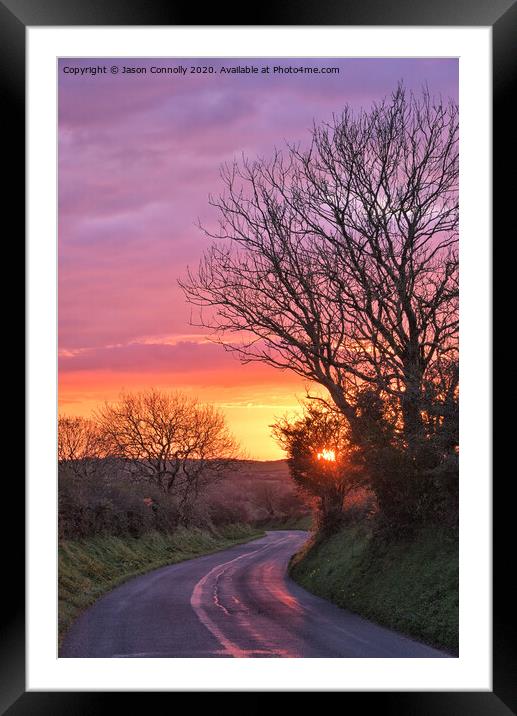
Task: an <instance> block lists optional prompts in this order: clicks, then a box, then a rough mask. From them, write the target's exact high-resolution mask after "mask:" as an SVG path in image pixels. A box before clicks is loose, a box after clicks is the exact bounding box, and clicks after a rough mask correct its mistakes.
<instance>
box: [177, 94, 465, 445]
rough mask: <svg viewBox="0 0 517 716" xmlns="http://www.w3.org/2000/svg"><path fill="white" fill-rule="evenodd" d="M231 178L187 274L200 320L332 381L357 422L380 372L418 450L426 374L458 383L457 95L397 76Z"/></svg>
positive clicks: (251, 355) (453, 387)
mask: <svg viewBox="0 0 517 716" xmlns="http://www.w3.org/2000/svg"><path fill="white" fill-rule="evenodd" d="M222 179H223V182H224V184H225V189H226V191H225V193H224V194H222V195H221V196H220V197H219V198H211V199H210V201H211V204H212V205H213V206H214V207H216V208H217V210H218V214H219V220H220V228H219V231H218V232H216V233H214V232H207V233H208V235H209V236H212V237H213V238H217V239H218V241H217V242H216V243H214V244H213V245H212V247H211V248H210V249H208V251H207V252H206V253H205V255H204V258H203V260H202V261H201V263H200V265H199V269H198V270H197V271H191V272H190V273H189V275H188V278H187V279H186V280H185V281H183V282H182V284H181V285H182V286H183V288H184V290H185V293H186V296H187V299H188V300H189V301H190V302H191V303H192V304H194V305H197V306H199V307H200V309H201V310H200V313H199V318H198V319H196V320H197V321H198V322H199V323H200V324H201V325H203V326H206V327H209V328H211V329H213V330H214V331H215V335H214V337H215V339H216V340H219V341H221V342H222V343H223V344H224V346H225V347H226V348H227V349H228V350H231V351H236V352H238V353H239V354H240V356H241V358H242V360H243V361H245V362H246V361H262V362H265V363H268V364H270V365H272V366H275V367H278V368H281V369H289V370H292V371H294V372H296V373H297V374H299V375H301V376H303V377H304V378H309V379H311V380H313V381H315V382H317V383H319V384H320V385H322V386H324V387H325V388H326V389H327V390H328V392H329V393H330V396H331V398H332V400H333V402H334V403H335V405H337V406H338V408H339V409H340V411H341V412H342V413H343V415H345V417H346V418H347V420H348V421H349V423H350V426H351V428H352V430H354V429H355V426H356V422H357V421H356V418H357V395H358V389H359V388H361V387H362V386H364V385H365V384H366V385H370V386H371V387H372V388H373V389H374V390H375V391H376V392H377V393H378V394H380V395H382V396H384V397H385V398H386V399H387V400H391V401H392V405H393V406H394V409H396V410H397V413H398V415H397V420H396V421H395V425H396V429H397V431H398V432H399V433H400V434H401V436H402V439H403V440H404V442H405V445H406V449H407V450H408V451H409V453H410V454H416V452H417V451H418V450H419V449H420V448H421V445H422V440H423V439H424V438H425V437H426V430H427V423H426V419H425V415H424V414H425V410H426V408H427V406H426V398H427V397H428V396H429V394H430V391H429V387H430V386H431V385H434V384H435V382H436V381H438V382H440V381H442V382H443V381H444V379H445V378H446V380H445V384H444V386H443V391H442V393H443V395H445V394H447V395H452V394H454V393H455V392H456V391H457V384H458V375H457V371H454V370H450V366H451V365H454V364H456V363H457V331H458V255H457V242H458V191H457V188H458V187H457V182H458V109H457V106H456V105H455V104H453V103H452V102H449V103H444V102H443V101H441V100H438V101H435V100H433V99H432V98H431V96H430V95H429V93H428V92H427V91H424V92H423V93H422V94H421V95H420V96H419V97H416V96H413V95H408V94H407V92H406V91H405V90H404V89H403V88H402V87H399V88H398V89H397V90H396V91H395V92H394V93H393V95H392V97H391V98H390V99H389V100H385V101H383V102H381V103H380V104H377V105H374V106H373V107H372V108H371V110H370V111H368V112H364V111H363V112H360V113H359V114H354V113H353V112H352V111H351V109H349V108H348V107H347V108H345V110H344V112H343V113H342V114H341V115H340V116H336V117H335V118H334V119H333V121H332V122H331V123H330V124H323V125H320V126H315V127H314V129H313V132H312V141H311V142H310V146H309V147H308V148H307V149H304V148H301V147H300V146H298V145H288V146H287V149H286V150H285V151H284V152H281V151H276V152H275V153H274V155H273V157H272V159H270V160H262V159H260V160H257V161H251V160H249V159H243V160H242V162H241V163H240V164H238V163H237V162H234V163H233V164H231V165H227V166H225V167H224V168H223V169H222ZM442 407H443V408H444V411H445V412H444V413H443V414H441V413H440V410H441V409H442ZM447 410H448V406H447V400H446V398H444V397H442V398H440V400H437V401H435V402H434V403H433V411H434V417H435V418H439V419H440V420H447V419H448V418H447V415H448V413H447ZM451 442H452V441H451ZM454 447H455V446H452V445H451V450H453V449H454Z"/></svg>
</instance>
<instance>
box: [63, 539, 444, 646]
mask: <svg viewBox="0 0 517 716" xmlns="http://www.w3.org/2000/svg"><path fill="white" fill-rule="evenodd" d="M306 538H307V535H306V533H305V532H299V531H278V532H276V531H275V532H268V533H267V535H266V536H265V537H262V538H261V539H258V540H255V541H254V542H248V543H247V544H244V545H238V546H236V547H232V548H230V549H227V550H225V551H224V552H218V553H216V554H211V555H207V556H205V557H198V558H196V559H192V560H189V561H187V562H180V563H179V564H175V565H170V566H168V567H162V568H161V569H157V570H154V571H153V572H149V573H148V574H144V575H142V576H141V577H135V578H134V579H131V580H130V581H128V582H126V583H125V584H122V585H121V586H120V587H117V588H116V589H114V590H113V591H111V592H109V593H108V594H106V595H105V596H104V597H102V598H101V599H99V600H98V601H97V602H96V603H95V604H94V605H93V606H92V607H90V608H89V609H88V610H87V611H85V612H84V613H83V614H82V616H81V617H79V619H78V620H77V621H76V622H75V623H74V624H73V626H72V628H71V629H70V631H69V632H68V634H67V636H66V638H65V640H64V642H63V645H62V648H61V652H60V656H61V657H115V658H117V657H118V658H139V657H248V658H249V657H380V658H383V657H421V658H429V657H431V658H436V657H438V658H441V657H447V656H448V655H447V654H445V653H443V652H440V651H437V650H436V649H432V648H430V647H429V646H426V645H425V644H420V643H419V642H416V641H413V640H411V639H408V638H406V637H404V636H402V635H400V634H397V633H395V632H393V631H390V630H388V629H384V628H383V627H380V626H378V625H376V624H373V623H372V622H369V621H367V620H365V619H362V618H361V617H358V616H357V615H355V614H352V613H350V612H347V611H346V610H343V609H340V608H339V607H336V606H334V605H333V604H331V603H330V602H327V601H326V600H324V599H320V598H319V597H316V596H314V595H312V594H309V592H306V591H305V590H304V589H302V588H301V587H299V586H298V585H297V584H295V583H294V582H293V581H292V580H291V579H290V578H289V577H288V576H287V574H286V567H287V563H288V561H289V558H290V556H291V555H292V554H293V553H294V552H296V551H297V550H298V548H299V547H300V546H301V545H302V544H303V542H304V541H305V540H306Z"/></svg>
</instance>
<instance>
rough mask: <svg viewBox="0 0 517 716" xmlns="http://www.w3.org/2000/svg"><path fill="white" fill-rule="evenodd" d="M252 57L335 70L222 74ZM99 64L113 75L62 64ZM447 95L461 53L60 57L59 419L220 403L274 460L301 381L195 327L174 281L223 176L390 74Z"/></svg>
mask: <svg viewBox="0 0 517 716" xmlns="http://www.w3.org/2000/svg"><path fill="white" fill-rule="evenodd" d="M113 64H117V65H118V66H119V67H122V65H127V66H139V67H146V68H147V69H148V70H149V68H150V67H151V66H153V65H154V66H155V65H160V66H162V67H164V66H169V67H173V66H178V65H185V66H188V67H189V66H191V65H193V64H196V65H209V64H213V65H214V66H215V67H216V73H215V74H212V75H198V74H186V75H184V76H179V75H173V74H154V75H153V74H150V73H149V71H148V73H147V74H145V75H142V74H122V73H121V72H120V73H119V74H117V75H114V74H111V72H109V68H110V67H111V65H113ZM222 64H224V65H225V66H232V65H244V64H248V65H249V64H254V65H256V66H262V65H265V64H267V65H271V66H273V65H277V64H282V65H286V64H296V66H300V65H302V64H304V65H310V66H316V65H319V66H323V65H325V66H329V65H331V66H335V67H339V68H340V72H339V74H336V75H330V74H329V75H324V74H319V75H315V74H312V75H307V74H300V75H266V74H257V75H251V76H250V75H220V74H219V73H218V71H217V70H218V68H219V67H220V66H221V65H222ZM97 65H106V67H107V68H108V73H107V74H98V75H96V76H91V75H88V74H84V75H82V76H81V75H71V74H65V73H64V71H63V70H64V68H65V67H68V68H85V67H88V66H97ZM400 80H403V81H404V83H405V86H406V87H407V88H408V89H414V90H417V91H419V90H420V88H421V87H422V85H423V84H424V83H427V85H428V87H429V89H430V91H431V93H432V94H441V95H442V96H443V97H444V98H448V97H452V98H454V99H457V91H458V62H457V60H455V59H400V60H398V59H389V60H387V59H364V60H362V59H342V60H336V59H331V60H330V59H329V60H313V59H311V60H300V59H296V60H291V61H288V60H285V59H282V60H274V59H268V60H250V59H247V60H235V59H231V60H220V59H218V60H209V59H203V60H171V59H159V60H127V59H124V60H118V61H117V60H113V59H112V58H110V59H99V58H95V59H94V60H77V59H70V60H66V59H62V60H60V63H59V350H60V358H59V398H60V411H61V412H63V413H68V414H78V415H85V414H88V413H89V412H90V411H91V410H92V409H93V408H94V407H95V406H96V405H97V404H98V403H99V402H100V401H103V400H105V399H108V400H113V399H116V397H117V395H118V394H119V392H120V391H121V390H122V389H126V390H128V389H142V388H145V387H150V386H154V387H159V388H163V389H180V390H185V391H188V392H190V393H193V394H195V395H197V396H198V397H199V398H200V399H201V400H203V401H206V402H212V403H215V404H217V405H219V406H220V407H221V408H222V409H223V410H224V411H225V413H226V415H227V418H228V422H229V424H230V426H231V428H232V429H233V430H234V432H235V434H236V435H237V437H238V438H239V440H240V441H241V444H242V446H243V448H244V449H245V450H246V451H247V453H248V455H249V456H250V457H255V458H259V459H260V458H261V459H267V458H276V457H282V453H281V452H280V450H279V448H277V446H276V445H275V444H274V443H273V441H272V439H271V437H270V434H269V427H268V425H269V424H270V423H271V422H272V420H273V419H274V417H275V416H278V415H281V414H283V413H284V412H286V411H287V410H294V409H296V406H297V397H299V398H302V397H303V395H304V388H305V384H304V383H303V381H301V380H300V379H298V378H297V377H296V376H293V375H290V374H289V373H286V372H279V371H275V370H274V369H272V368H268V367H265V366H260V365H256V364H252V365H245V366H242V365H240V363H238V361H237V359H236V358H234V357H233V356H232V355H230V354H228V353H226V352H225V351H224V350H223V348H221V347H219V346H215V345H213V344H211V343H209V342H208V341H207V340H206V338H205V337H204V336H203V335H201V334H200V332H199V329H198V328H195V327H192V326H190V325H189V316H190V310H189V307H188V305H187V304H186V303H185V300H184V297H183V293H182V291H181V289H180V288H179V287H178V285H177V279H178V277H180V276H182V275H184V273H185V269H186V267H187V265H190V266H196V265H197V262H198V260H199V258H200V256H201V253H202V251H203V249H204V248H205V247H206V246H207V239H206V238H205V237H204V236H203V234H202V233H201V232H200V231H199V229H197V228H196V223H197V219H198V218H199V219H201V221H202V222H203V223H204V224H207V225H210V224H211V222H212V221H213V220H214V214H213V213H212V212H211V210H210V208H209V207H208V202H207V197H208V194H209V193H210V192H212V193H217V191H218V189H219V188H220V187H221V185H220V182H219V174H218V173H219V167H220V165H221V163H223V162H224V161H227V160H232V159H233V157H235V156H240V154H241V153H244V154H246V155H248V156H251V157H255V156H256V155H264V156H267V155H269V154H270V152H271V150H272V148H273V147H274V146H281V145H282V144H283V143H284V142H285V140H288V141H297V140H304V139H306V138H307V136H308V130H309V129H310V127H311V125H312V122H313V120H316V121H317V122H319V121H323V120H326V119H329V118H330V116H331V115H332V113H333V112H340V111H341V110H342V109H343V107H344V105H345V104H346V103H349V104H351V105H352V106H354V107H356V108H359V107H361V106H362V107H365V108H367V107H368V106H369V105H370V104H371V102H372V101H378V100H380V99H382V97H383V96H385V95H386V94H389V93H390V92H391V90H392V89H393V88H394V87H395V85H396V84H397V82H398V81H400Z"/></svg>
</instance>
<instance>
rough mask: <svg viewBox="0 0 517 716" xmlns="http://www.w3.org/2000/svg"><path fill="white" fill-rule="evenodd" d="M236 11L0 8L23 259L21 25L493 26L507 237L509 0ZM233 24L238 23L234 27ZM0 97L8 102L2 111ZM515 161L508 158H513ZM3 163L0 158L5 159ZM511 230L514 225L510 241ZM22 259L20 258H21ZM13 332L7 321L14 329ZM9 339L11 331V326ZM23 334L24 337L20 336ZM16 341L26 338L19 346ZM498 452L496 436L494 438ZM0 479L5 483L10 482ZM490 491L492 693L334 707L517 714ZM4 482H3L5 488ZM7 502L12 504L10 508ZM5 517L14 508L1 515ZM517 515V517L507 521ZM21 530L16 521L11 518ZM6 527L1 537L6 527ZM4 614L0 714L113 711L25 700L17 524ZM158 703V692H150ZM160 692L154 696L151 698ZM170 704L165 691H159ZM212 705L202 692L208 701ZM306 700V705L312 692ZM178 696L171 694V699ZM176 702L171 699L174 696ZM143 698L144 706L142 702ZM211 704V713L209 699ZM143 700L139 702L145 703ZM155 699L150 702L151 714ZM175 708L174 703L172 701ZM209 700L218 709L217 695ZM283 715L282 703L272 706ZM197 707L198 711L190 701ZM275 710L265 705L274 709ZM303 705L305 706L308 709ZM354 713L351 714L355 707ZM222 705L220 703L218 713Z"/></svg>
mask: <svg viewBox="0 0 517 716" xmlns="http://www.w3.org/2000/svg"><path fill="white" fill-rule="evenodd" d="M242 9H243V6H237V5H236V7H233V6H232V5H231V4H230V3H223V4H220V3H218V4H213V5H212V6H210V5H204V6H203V10H202V11H201V12H202V17H203V22H202V23H199V22H197V20H198V19H199V13H200V7H195V6H194V5H193V4H187V5H183V4H179V3H176V2H173V0H169V2H167V1H164V0H162V1H160V0H102V1H101V0H82V2H81V0H0V54H1V56H2V62H1V64H0V77H1V87H2V94H1V96H2V97H3V98H4V109H3V112H2V120H3V123H4V126H5V130H4V135H3V140H4V147H5V146H11V147H13V148H14V149H15V154H14V156H13V160H12V161H11V162H10V163H9V165H8V166H7V167H6V166H4V171H5V172H6V173H7V170H8V175H9V182H8V186H7V187H6V191H4V193H3V198H4V207H9V213H10V214H12V215H14V216H16V223H15V224H13V227H16V229H15V231H14V232H13V235H14V233H15V234H16V242H14V241H13V240H11V243H12V244H16V246H17V247H18V250H20V249H21V252H20V253H22V252H23V240H22V236H21V234H22V225H23V217H24V215H25V205H24V201H25V200H24V195H25V162H24V156H25V131H24V117H25V30H26V27H27V26H60V25H69V26H71V25H72V26H73V25H76V26H77V25H121V26H124V25H151V26H152V25H176V26H178V25H180V26H187V25H220V26H224V25H369V26H373V25H388V26H389V25H391V26H394V25H406V26H423V25H424V26H425V25H434V26H447V25H449V26H490V27H491V28H492V37H493V58H492V59H493V92H494V94H493V130H494V132H493V137H494V139H493V158H494V166H495V167H497V169H498V171H497V172H494V181H493V217H494V220H493V229H494V233H497V234H498V235H500V237H501V239H503V236H504V235H503V223H504V221H505V218H507V215H508V207H512V206H513V205H514V204H515V197H514V192H515V189H514V187H513V186H512V184H513V185H514V182H512V181H510V180H508V178H507V177H506V173H505V172H504V168H505V167H507V166H511V167H515V166H516V165H517V164H516V162H515V161H513V162H512V158H513V159H514V158H515V143H514V144H513V147H512V143H511V142H510V141H509V138H512V137H514V133H515V131H514V124H515V118H514V116H513V115H512V114H511V113H510V112H509V111H508V108H509V107H510V106H511V98H512V97H511V94H510V82H511V79H512V76H513V77H515V76H516V74H517V73H516V72H515V54H516V53H515V48H516V43H515V38H516V37H517V4H516V3H515V2H513V0H491V1H490V2H488V1H486V2H479V0H477V1H476V0H474V1H472V0H433V2H429V1H428V0H427V1H424V0H397V2H396V3H386V2H384V1H383V0H361V2H359V1H357V2H349V1H348V0H342V2H339V3H338V2H336V0H310V1H305V2H303V3H300V2H298V3H296V2H293V0H289V1H287V0H283V2H281V3H278V4H277V5H275V6H273V5H272V4H271V5H264V4H262V5H255V6H253V7H251V8H250V10H251V12H250V15H249V17H248V18H247V19H246V21H245V20H244V18H243V15H242ZM236 19H239V20H240V21H239V22H236ZM5 100H7V101H6V102H5ZM512 152H513V156H511V154H512ZM4 156H5V154H4ZM514 225H515V222H514V221H513V232H514V231H515V228H514ZM22 260H23V258H22ZM15 325H19V323H18V324H17V323H13V325H12V326H11V328H12V329H13V330H12V333H13V334H16V330H15V328H14V326H15ZM7 330H9V328H7ZM18 330H19V329H18ZM22 340H23V339H22ZM500 444H502V439H501V441H500ZM6 476H7V475H6ZM504 477H505V476H504V473H503V475H502V482H501V484H499V482H496V484H495V487H494V522H493V523H494V530H493V537H494V542H493V545H494V552H493V563H494V597H493V607H494V609H493V691H492V692H486V691H469V692H461V691H455V692H432V693H424V692H404V693H395V692H383V693H380V692H361V693H358V692H344V693H340V695H339V698H340V699H342V702H341V708H343V709H348V710H349V712H350V713H358V712H359V709H361V710H362V709H364V708H365V707H367V708H372V709H373V710H374V712H375V713H377V712H380V713H387V714H397V715H398V716H403V715H404V714H411V715H412V716H427V715H429V716H431V715H435V714H436V715H438V714H440V715H441V716H452V715H456V714H458V716H459V715H463V714H465V715H468V716H478V715H479V716H491V715H493V716H508V715H509V714H511V713H512V709H515V708H516V705H517V678H516V670H515V666H516V664H517V657H516V649H515V640H513V639H512V629H511V627H512V625H513V627H514V630H515V617H514V614H515V609H514V605H513V604H512V602H513V592H512V590H511V589H510V579H511V577H512V572H513V569H512V567H511V564H509V562H508V556H507V554H508V553H507V550H506V545H508V544H511V543H512V537H513V534H512V533H513V529H512V527H513V524H512V523H513V520H512V519H511V517H512V516H513V514H512V513H513V506H512V504H511V501H510V500H509V499H508V496H507V494H506V489H505V484H504ZM9 483H10V487H9V488H6V494H4V497H6V496H7V497H8V504H9V505H15V506H16V509H17V510H18V511H20V513H21V511H22V505H23V504H24V486H23V480H22V478H21V475H20V474H19V472H18V471H16V470H12V471H10V474H9ZM5 484H7V480H6V483H5ZM6 503H7V500H6ZM5 510H6V511H10V508H7V507H5ZM510 510H512V512H510ZM17 522H19V520H18V521H17ZM4 529H6V528H5V527H4ZM3 553H4V554H3V557H4V560H3V561H4V576H8V579H7V580H6V582H5V583H4V589H3V590H2V592H3V597H4V599H5V600H6V602H7V603H6V604H5V605H4V607H3V609H2V632H1V640H0V649H1V672H0V673H1V680H0V713H8V714H9V715H10V716H20V715H21V714H40V713H49V714H55V715H57V714H74V715H76V714H93V713H95V714H97V713H103V712H104V711H107V710H112V709H113V708H114V706H115V703H114V699H115V698H117V704H116V706H117V707H119V706H120V704H119V703H118V701H119V698H120V697H122V695H123V694H121V693H112V692H110V693H100V692H86V693H82V692H81V693H79V692H43V691H42V692H33V691H31V692H26V687H25V614H24V602H25V594H24V584H25V574H24V567H23V564H24V531H23V528H22V527H20V525H19V524H14V525H13V527H12V528H9V533H8V539H7V535H6V539H5V544H4V550H3ZM150 695H151V694H150V693H148V692H147V693H145V694H141V693H131V694H126V697H127V696H129V698H130V699H131V702H130V703H131V708H130V712H135V711H137V710H140V708H149V701H148V699H149V696H150ZM152 695H153V696H154V694H152ZM156 695H158V694H156ZM162 696H165V697H166V698H169V699H170V698H171V696H173V695H171V694H162ZM205 696H207V694H205ZM265 696H266V694H265V693H257V695H256V697H254V698H253V699H249V697H248V696H247V695H246V694H241V698H239V699H238V702H239V711H240V712H242V711H246V712H257V711H258V710H259V709H261V707H262V706H263V704H264V698H265ZM307 696H309V695H308V694H307ZM176 697H177V695H176ZM176 697H175V698H176ZM144 698H145V699H146V702H144V701H143V699H144ZM210 698H211V699H212V706H211V707H212V709H213V695H210ZM144 703H145V705H144ZM154 703H155V699H154V698H153V705H154ZM176 703H177V702H176ZM216 703H221V700H220V699H219V698H217V701H216ZM278 703H279V705H280V708H282V709H283V710H285V707H284V706H282V703H284V699H283V698H280V699H279V700H278ZM196 705H197V706H198V707H199V702H198V703H197V704H196ZM269 707H270V706H269ZM309 707H310V704H309ZM351 707H352V709H353V710H352V711H350V708H351ZM227 708H228V705H227V704H225V709H227Z"/></svg>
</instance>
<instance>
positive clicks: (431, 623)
mask: <svg viewBox="0 0 517 716" xmlns="http://www.w3.org/2000/svg"><path fill="white" fill-rule="evenodd" d="M291 576H292V577H293V578H294V579H295V580H296V581H297V582H298V583H299V584H301V586H303V587H304V588H305V589H307V590H309V591H310V592H313V593H315V594H318V595H319V596H321V597H324V598H325V599H329V600H330V601H332V602H334V603H335V604H337V605H338V606H340V607H343V608H346V609H350V610H351V611H354V612H356V613H358V614H361V615H362V616H364V617H366V618H368V619H372V620H374V621H376V622H378V623H380V624H383V625H385V626H387V627H389V628H391V629H395V630H397V631H400V632H404V633H406V634H409V635H410V636H413V637H415V638H417V639H420V640H423V641H425V642H427V643H429V644H432V645H434V646H437V647H441V648H445V649H448V650H450V651H452V652H456V651H457V649H458V541H457V532H456V531H452V530H451V531H446V530H445V529H437V528H434V529H431V528H428V529H425V530H423V531H421V532H419V533H417V534H416V535H414V536H413V537H412V539H411V540H410V541H408V540H403V539H397V540H394V539H391V540H385V539H383V538H382V537H381V536H380V535H379V534H376V535H374V534H373V533H372V532H371V531H370V530H369V529H367V528H366V527H365V526H353V527H346V528H344V529H342V530H341V531H340V532H339V533H337V534H335V535H333V536H332V537H330V538H329V539H322V538H321V537H318V536H315V537H314V538H313V540H312V541H311V542H310V543H309V544H308V545H307V546H306V547H305V549H304V550H303V551H302V552H300V553H299V554H298V555H296V556H295V557H294V558H293V560H292V562H291Z"/></svg>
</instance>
